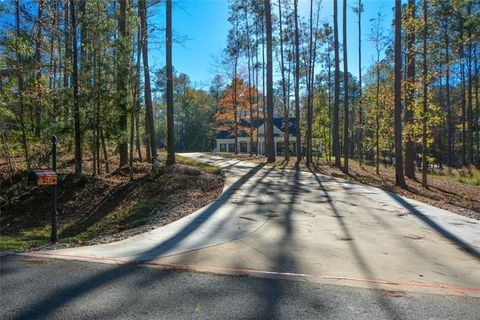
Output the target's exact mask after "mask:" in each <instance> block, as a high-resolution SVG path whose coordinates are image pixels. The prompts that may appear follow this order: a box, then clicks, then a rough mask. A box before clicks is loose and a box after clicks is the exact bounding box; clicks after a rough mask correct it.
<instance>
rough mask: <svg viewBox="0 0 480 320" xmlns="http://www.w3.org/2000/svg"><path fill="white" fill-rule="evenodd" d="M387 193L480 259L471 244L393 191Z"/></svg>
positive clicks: (478, 253) (479, 253)
mask: <svg viewBox="0 0 480 320" xmlns="http://www.w3.org/2000/svg"><path fill="white" fill-rule="evenodd" d="M387 194H388V195H389V196H390V197H391V198H392V199H394V200H395V201H396V202H398V203H399V204H400V205H401V206H402V207H404V208H405V209H407V210H408V211H410V212H411V213H413V214H414V215H415V217H417V218H419V219H420V220H421V221H423V222H424V223H425V224H427V225H428V226H429V227H431V228H432V229H433V230H435V231H436V232H437V233H438V234H440V235H441V236H443V237H445V238H446V239H448V240H450V242H452V243H453V244H454V245H456V246H458V247H460V248H461V249H463V250H464V251H465V252H467V253H468V254H469V255H471V256H472V257H474V258H476V259H477V260H480V252H479V251H478V250H477V249H475V248H474V247H473V246H472V245H470V244H468V243H466V242H465V241H463V240H462V239H460V238H458V237H457V236H456V235H454V234H453V233H451V232H450V231H448V230H446V229H444V228H443V227H442V226H440V225H439V224H437V223H436V222H435V221H433V220H432V219H430V218H429V217H428V216H427V215H425V214H423V213H422V212H421V211H420V210H418V209H416V208H415V207H414V206H413V205H411V204H410V203H408V202H407V201H406V200H405V199H403V198H402V197H401V196H399V195H398V194H396V193H393V192H387Z"/></svg>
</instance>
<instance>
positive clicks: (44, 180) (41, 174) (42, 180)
mask: <svg viewBox="0 0 480 320" xmlns="http://www.w3.org/2000/svg"><path fill="white" fill-rule="evenodd" d="M28 182H29V183H31V184H35V185H37V186H54V185H56V184H57V173H56V172H55V171H30V172H29V173H28Z"/></svg>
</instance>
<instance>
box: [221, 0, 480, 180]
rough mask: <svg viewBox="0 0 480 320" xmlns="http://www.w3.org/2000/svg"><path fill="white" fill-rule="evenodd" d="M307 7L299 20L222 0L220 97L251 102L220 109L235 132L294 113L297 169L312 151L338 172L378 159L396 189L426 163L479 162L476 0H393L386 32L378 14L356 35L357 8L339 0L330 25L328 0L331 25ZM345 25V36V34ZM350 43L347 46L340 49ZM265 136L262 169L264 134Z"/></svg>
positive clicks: (292, 5)
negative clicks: (225, 31) (224, 34)
mask: <svg viewBox="0 0 480 320" xmlns="http://www.w3.org/2000/svg"><path fill="white" fill-rule="evenodd" d="M307 2H308V5H309V10H308V14H307V15H305V16H304V17H301V16H299V12H298V11H299V9H298V7H299V4H298V0H278V1H273V0H272V1H266V0H265V1H255V0H232V1H230V7H229V9H230V15H229V21H230V23H231V29H230V31H229V35H228V39H227V46H226V49H225V58H224V61H225V62H224V67H225V68H226V69H227V70H229V72H226V73H225V74H226V75H227V78H229V80H228V81H229V85H228V90H230V91H232V92H237V91H238V92H242V91H245V89H244V88H243V87H246V88H251V90H250V93H247V94H246V96H247V97H246V100H247V103H246V104H250V105H253V106H254V107H253V108H250V109H249V108H243V107H242V106H244V105H245V103H244V102H242V99H239V98H235V99H227V100H226V101H224V103H223V104H221V105H220V107H221V111H220V113H222V112H223V111H225V110H231V111H230V118H229V121H230V124H231V127H232V128H233V131H234V132H235V136H237V135H238V126H239V123H240V122H239V121H240V119H247V120H248V119H250V120H251V121H252V120H254V119H258V118H266V119H267V123H272V121H268V119H272V118H273V115H276V116H279V117H283V118H284V119H285V121H284V122H285V125H287V124H288V123H289V118H290V117H294V118H295V122H296V123H295V124H296V127H297V130H298V134H297V136H296V140H297V141H296V142H297V143H296V146H297V149H296V150H295V151H294V153H295V156H296V157H297V162H300V161H303V160H304V161H305V162H306V164H307V165H310V164H311V163H313V162H314V155H319V154H322V155H323V156H325V157H326V158H327V159H328V160H329V161H332V162H333V163H334V164H335V165H336V166H338V167H339V168H341V169H342V170H343V171H344V172H345V173H348V172H349V159H350V158H355V159H357V160H358V161H359V162H360V165H363V164H364V163H365V162H368V163H371V164H374V165H375V166H376V171H377V173H379V172H380V167H381V164H382V163H385V164H392V165H393V164H395V168H396V182H397V184H398V185H400V186H405V178H404V177H405V176H406V177H408V178H410V179H416V175H415V171H416V167H417V168H418V170H417V171H421V180H422V183H423V184H424V185H427V172H428V170H431V169H432V168H433V167H434V166H435V167H439V168H443V167H444V166H447V167H450V168H455V167H461V166H468V165H477V166H479V165H480V138H479V135H480V125H479V104H478V87H479V84H478V74H479V64H478V56H479V50H480V48H479V44H480V41H479V34H480V18H479V17H480V3H479V2H478V1H473V0H461V1H426V0H408V2H405V3H403V4H402V3H401V1H399V0H395V1H392V3H391V4H390V5H391V7H392V9H393V10H394V15H393V21H392V30H384V28H383V25H384V20H385V17H384V15H383V14H382V12H381V10H379V11H378V14H377V16H376V18H374V19H371V21H369V24H370V30H368V33H367V34H366V35H367V37H365V34H364V32H365V31H362V13H363V12H364V6H363V3H362V1H361V0H357V1H348V2H347V1H346V0H343V3H342V5H341V12H342V22H343V23H342V26H341V27H340V26H339V23H338V16H339V4H338V1H336V0H333V12H332V13H330V12H329V13H328V14H324V16H328V17H332V18H331V19H330V18H327V19H325V18H322V17H321V15H322V13H323V12H322V10H325V9H323V7H322V3H321V1H314V0H309V1H307ZM388 5H389V3H385V6H388ZM369 10H372V9H371V8H369ZM352 18H353V19H355V20H356V22H357V26H358V33H356V34H349V33H348V31H347V22H348V21H349V20H350V19H352ZM252 30H253V31H254V32H252ZM353 37H358V48H350V47H349V45H348V44H349V39H351V38H353ZM365 43H367V44H368V45H369V46H371V47H373V48H374V51H375V56H374V57H373V59H374V62H373V63H372V64H371V65H369V66H364V65H362V45H364V44H365ZM352 49H355V50H357V52H358V58H359V59H358V60H359V65H358V78H357V77H355V76H353V75H352V74H351V73H350V72H349V70H348V65H349V64H348V57H349V54H348V53H349V50H352ZM272 52H273V55H272ZM341 63H342V67H341ZM272 65H273V66H272ZM241 70H246V71H244V72H242V71H241ZM272 70H273V77H272ZM258 79H260V81H259V80H258ZM247 91H248V90H247ZM226 94H228V92H226ZM236 96H237V94H236V93H234V94H232V97H236ZM222 110H223V111H222ZM222 120H223V121H225V120H226V119H225V117H223V118H222ZM266 129H267V130H266V133H267V139H266V144H267V147H266V148H267V152H266V154H267V160H268V161H270V162H272V161H275V155H274V154H273V140H272V136H273V134H272V128H266ZM284 131H285V132H286V134H285V141H286V143H285V144H284V146H285V150H284V151H283V154H284V156H285V158H286V159H287V160H288V159H289V157H290V152H291V151H290V148H289V147H288V145H289V143H288V133H287V132H288V130H284ZM301 141H304V149H303V150H302V148H301Z"/></svg>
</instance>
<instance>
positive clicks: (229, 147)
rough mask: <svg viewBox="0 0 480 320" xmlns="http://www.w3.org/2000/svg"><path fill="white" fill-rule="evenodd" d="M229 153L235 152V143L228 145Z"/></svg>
mask: <svg viewBox="0 0 480 320" xmlns="http://www.w3.org/2000/svg"><path fill="white" fill-rule="evenodd" d="M228 152H235V143H229V144H228Z"/></svg>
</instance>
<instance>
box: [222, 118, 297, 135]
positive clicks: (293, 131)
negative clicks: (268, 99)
mask: <svg viewBox="0 0 480 320" xmlns="http://www.w3.org/2000/svg"><path fill="white" fill-rule="evenodd" d="M283 120H284V118H280V117H277V118H273V125H274V126H275V127H277V128H278V129H280V130H281V131H282V132H283V131H284V125H283V124H284V122H283ZM289 122H290V126H289V127H288V133H289V134H290V135H292V136H296V135H297V127H296V126H295V118H289ZM264 123H265V120H264V119H255V120H254V121H253V125H254V128H259V127H261V126H263V125H264ZM238 129H239V130H238V131H239V135H238V136H239V137H249V136H250V134H249V133H248V132H249V131H250V130H249V129H250V122H249V121H247V120H245V119H240V121H239V123H238ZM259 136H261V137H262V136H263V134H259ZM275 136H280V134H275ZM234 138H235V134H234V132H233V129H232V130H220V131H218V132H217V135H216V139H234Z"/></svg>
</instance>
